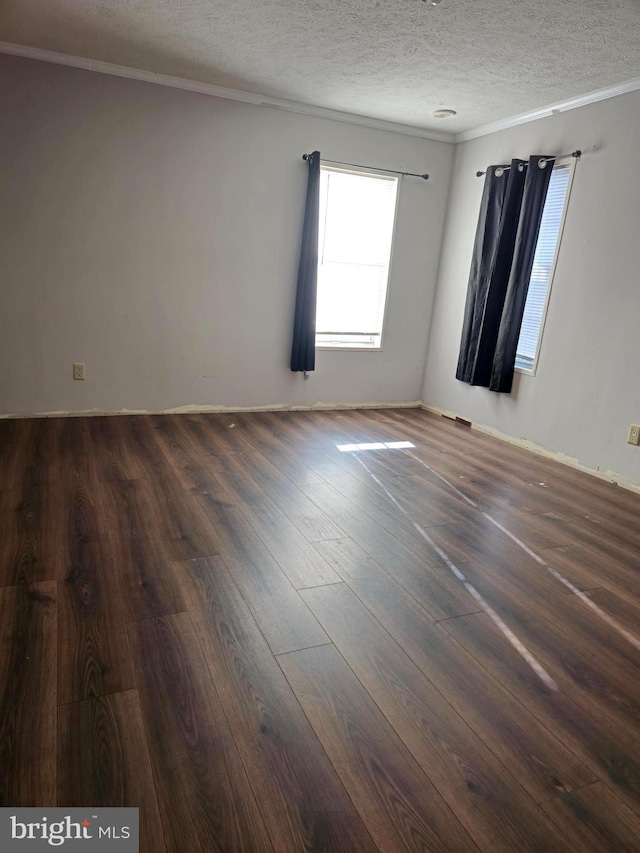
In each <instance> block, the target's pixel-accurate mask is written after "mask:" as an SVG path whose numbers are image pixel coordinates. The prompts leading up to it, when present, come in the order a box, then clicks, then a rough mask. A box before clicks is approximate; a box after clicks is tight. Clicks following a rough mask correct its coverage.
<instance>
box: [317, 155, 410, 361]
mask: <svg viewBox="0 0 640 853" xmlns="http://www.w3.org/2000/svg"><path fill="white" fill-rule="evenodd" d="M320 169H324V170H325V171H328V172H341V173H343V174H347V175H364V176H368V177H373V178H386V179H387V180H390V179H393V178H395V180H396V202H395V207H394V210H393V228H392V229H391V248H390V250H389V268H388V270H387V287H386V290H385V294H384V308H383V309H382V329H381V330H380V345H379V346H377V347H376V346H349V344H329V343H321V344H318V343H316V345H315V348H316V350H334V351H340V352H382V350H383V346H384V336H385V328H386V325H387V306H388V305H389V285H390V283H391V270H392V267H393V251H394V247H395V240H396V226H397V223H398V200H399V198H400V187H401V184H402V177H403V176H402V175H391V174H390V173H389V172H385V171H383V170H377V169H364V168H358V167H356V166H337V165H335V164H334V163H325V162H324V161H323V160H320ZM319 261H320V259H319V258H318V263H319ZM317 334H318V333H317ZM319 334H323V333H322V332H320V333H319Z"/></svg>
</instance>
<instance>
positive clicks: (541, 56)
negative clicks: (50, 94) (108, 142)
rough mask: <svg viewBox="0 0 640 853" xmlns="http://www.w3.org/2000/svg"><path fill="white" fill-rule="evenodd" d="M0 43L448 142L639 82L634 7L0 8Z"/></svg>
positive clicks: (286, 1)
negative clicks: (436, 113) (296, 104)
mask: <svg viewBox="0 0 640 853" xmlns="http://www.w3.org/2000/svg"><path fill="white" fill-rule="evenodd" d="M0 40H2V41H8V42H14V43H16V44H21V45H28V46H31V47H38V48H44V49H47V50H54V51H58V52H61V53H68V54H73V55H75V56H81V57H86V58H91V59H96V60H102V61H106V62H112V63H115V64H119V65H125V66H130V67H133V68H139V69H144V70H147V71H155V72H159V73H162V74H168V75H171V76H175V77H183V78H187V79H192V80H197V81H200V82H205V83H213V84H216V85H219V86H228V87H232V88H237V89H244V90H247V91H251V92H257V93H260V94H264V95H270V96H274V97H279V98H287V99H290V100H295V101H301V102H303V103H307V104H313V105H316V106H322V107H327V108H331V109H335V110H341V111H344V112H351V113H356V114H360V115H366V116H372V117H375V118H381V119H387V120H390V121H394V122H399V123H404V124H409V125H414V126H417V127H422V128H437V129H438V130H446V131H451V132H452V133H456V132H460V131H463V130H468V129H470V128H473V127H477V126H479V125H482V124H486V123H488V122H492V121H498V120H500V119H502V118H507V117H509V116H513V115H517V114H519V113H523V112H527V111H530V110H533V109H537V108H541V107H544V106H547V105H549V104H553V103H557V102H558V101H562V100H565V99H567V98H571V97H575V96H578V95H583V94H586V93H588V92H592V91H594V90H597V89H602V88H605V87H608V86H613V85H616V84H619V83H622V82H625V81H627V80H630V79H633V78H635V77H640V48H639V47H638V45H639V44H640V2H638V0H608V2H604V0H555V2H550V0H546V2H545V0H538V2H531V0H444V2H443V3H442V5H441V6H438V7H432V6H430V5H428V4H427V3H424V2H421V0H206V2H205V0H192V2H188V0H155V1H154V0H3V3H2V4H1V6H0ZM438 107H450V108H453V109H455V110H457V111H458V113H459V116H458V117H456V118H455V119H452V120H448V121H447V122H446V124H443V123H442V122H439V121H437V120H436V119H433V118H432V117H431V112H432V111H433V110H434V109H437V108H438Z"/></svg>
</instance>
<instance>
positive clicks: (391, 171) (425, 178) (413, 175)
mask: <svg viewBox="0 0 640 853" xmlns="http://www.w3.org/2000/svg"><path fill="white" fill-rule="evenodd" d="M310 156H311V155H310V154H303V155H302V159H303V160H308V159H309V157H310ZM320 162H321V163H332V164H333V165H334V166H353V168H354V169H374V170H375V171H376V172H389V174H391V175H405V176H406V177H408V178H422V180H423V181H428V180H429V175H426V174H425V175H417V174H416V173H415V172H398V171H397V170H396V169H379V168H378V167H377V166H361V165H360V164H359V163H341V162H340V161H339V160H321V161H320Z"/></svg>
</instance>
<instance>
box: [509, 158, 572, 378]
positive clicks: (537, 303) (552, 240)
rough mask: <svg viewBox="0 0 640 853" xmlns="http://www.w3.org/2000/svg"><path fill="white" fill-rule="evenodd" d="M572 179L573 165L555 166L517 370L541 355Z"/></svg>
mask: <svg viewBox="0 0 640 853" xmlns="http://www.w3.org/2000/svg"><path fill="white" fill-rule="evenodd" d="M570 178H571V164H570V163H567V164H562V165H559V166H554V167H553V172H552V174H551V180H550V181H549V187H548V189H547V197H546V199H545V203H544V210H543V213H542V222H541V223H540V233H539V235H538V242H537V244H536V251H535V255H534V258H533V269H532V270H531V278H530V279H529V289H528V291H527V300H526V303H525V308H524V315H523V318H522V326H521V328H520V337H519V338H518V348H517V353H516V367H520V368H522V369H524V370H532V369H533V367H534V365H535V361H536V356H537V354H538V345H539V342H540V332H541V330H542V323H543V320H544V315H545V309H546V304H547V297H548V293H549V288H550V285H551V276H552V274H553V267H554V263H555V258H556V253H557V250H558V240H559V237H560V227H561V225H562V217H563V215H564V208H565V203H566V199H567V190H568V188H569V180H570Z"/></svg>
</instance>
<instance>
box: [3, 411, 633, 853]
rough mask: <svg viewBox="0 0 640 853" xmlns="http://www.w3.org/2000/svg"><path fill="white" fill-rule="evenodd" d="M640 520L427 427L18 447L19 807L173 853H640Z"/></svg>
mask: <svg viewBox="0 0 640 853" xmlns="http://www.w3.org/2000/svg"><path fill="white" fill-rule="evenodd" d="M393 442H405V443H406V444H405V446H401V447H387V446H386V444H387V443H393ZM407 444H408V446H407ZM344 445H352V446H353V445H373V446H370V447H364V448H361V449H353V447H352V449H351V450H344V449H340V447H341V446H344ZM381 445H382V446H381ZM639 521H640V495H636V494H633V493H631V492H629V491H626V490H623V489H621V488H618V487H616V486H614V485H611V484H608V483H606V482H604V481H600V480H597V479H595V478H592V477H590V476H588V475H586V474H583V473H580V472H578V471H575V470H572V469H570V468H567V467H564V466H561V465H559V464H557V463H555V462H553V461H550V460H547V459H545V458H543V457H540V456H535V455H532V454H530V453H528V452H526V451H523V450H520V449H518V448H515V447H513V446H511V445H509V444H506V443H503V442H500V441H497V440H495V439H492V438H490V437H488V436H486V435H484V434H482V433H479V432H476V431H474V430H470V429H469V428H467V427H465V426H462V425H460V424H456V423H454V422H452V421H449V420H447V419H445V418H440V417H437V416H434V415H430V414H428V413H426V412H423V411H418V410H380V411H353V410H345V411H337V412H317V413H295V412H287V413H284V412H283V413H260V414H225V415H195V414H194V415H176V416H154V417H151V416H149V417H146V416H136V417H127V416H123V417H109V418H106V417H105V418H102V417H96V418H51V419H32V420H29V419H25V420H4V421H0V805H11V806H54V805H60V806H63V807H71V806H91V805H95V806H119V805H127V806H138V807H139V808H140V817H141V850H142V851H144V853H158V852H159V851H167V853H173V851H180V853H191V851H193V853H200V851H202V853H209V851H271V850H273V851H305V850H306V851H325V850H326V851H344V853H355V851H378V850H379V851H385V853H400V851H443V853H444V851H450V853H466V851H483V852H484V853H497V851H503V853H519V851H539V853H550V852H551V851H580V853H588V851H615V852H616V853H620V851H634V852H635V853H637V851H638V850H640V524H639Z"/></svg>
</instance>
